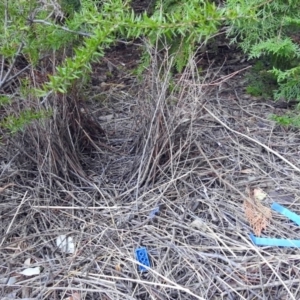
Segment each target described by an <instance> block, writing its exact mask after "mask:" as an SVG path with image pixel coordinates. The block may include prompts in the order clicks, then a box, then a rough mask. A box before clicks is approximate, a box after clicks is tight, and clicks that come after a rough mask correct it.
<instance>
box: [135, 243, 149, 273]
mask: <svg viewBox="0 0 300 300" xmlns="http://www.w3.org/2000/svg"><path fill="white" fill-rule="evenodd" d="M135 257H136V260H137V261H138V262H139V263H140V264H139V271H140V272H144V271H147V269H148V268H150V261H149V257H148V253H147V249H146V248H145V247H141V248H137V249H136V250H135Z"/></svg>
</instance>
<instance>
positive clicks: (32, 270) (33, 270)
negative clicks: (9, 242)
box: [20, 267, 41, 276]
mask: <svg viewBox="0 0 300 300" xmlns="http://www.w3.org/2000/svg"><path fill="white" fill-rule="evenodd" d="M40 273H41V268H40V267H35V268H27V269H25V270H23V271H22V272H20V274H22V275H24V276H33V275H39V274H40Z"/></svg>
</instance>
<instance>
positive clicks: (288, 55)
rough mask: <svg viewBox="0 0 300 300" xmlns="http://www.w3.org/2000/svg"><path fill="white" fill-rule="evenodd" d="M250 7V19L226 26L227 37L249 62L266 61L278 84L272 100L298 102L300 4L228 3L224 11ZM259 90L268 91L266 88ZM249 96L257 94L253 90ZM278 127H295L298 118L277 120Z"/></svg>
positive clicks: (277, 0) (278, 0)
mask: <svg viewBox="0 0 300 300" xmlns="http://www.w3.org/2000/svg"><path fill="white" fill-rule="evenodd" d="M241 2H243V3H244V4H245V5H247V6H248V7H252V16H251V17H249V18H245V19H233V20H230V21H229V22H228V24H229V27H228V35H229V36H231V38H232V41H233V42H237V41H238V42H239V45H240V46H241V48H242V49H243V50H244V51H245V52H246V53H248V54H249V58H259V59H263V60H264V61H267V62H268V64H269V67H268V68H267V71H268V72H269V73H270V74H272V75H273V76H274V77H275V79H276V81H277V88H274V90H273V97H274V99H275V100H279V99H284V100H286V101H290V100H297V101H300V84H299V71H300V47H299V42H298V41H299V38H300V36H299V31H300V2H299V1H292V0H289V1H284V0H274V1H259V0H249V1H237V0H228V1H227V7H228V8H229V9H233V8H234V6H239V7H240V9H241V11H243V10H244V9H246V8H245V7H244V6H243V5H241ZM263 85H264V87H262V86H261V84H260V87H259V90H266V89H268V86H267V84H265V83H264V84H263ZM248 92H251V93H259V91H258V90H257V89H255V88H253V86H250V87H249V88H248ZM275 119H276V121H278V122H279V123H280V124H283V123H288V124H290V125H294V126H298V125H297V124H298V118H297V117H295V115H293V116H286V117H276V118H275Z"/></svg>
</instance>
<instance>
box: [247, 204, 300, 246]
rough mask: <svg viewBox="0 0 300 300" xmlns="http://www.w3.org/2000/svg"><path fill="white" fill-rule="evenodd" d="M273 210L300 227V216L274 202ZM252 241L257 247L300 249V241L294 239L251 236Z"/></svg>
mask: <svg viewBox="0 0 300 300" xmlns="http://www.w3.org/2000/svg"><path fill="white" fill-rule="evenodd" d="M271 208H272V209H273V210H275V211H277V212H279V213H281V214H282V215H284V216H286V217H287V218H289V219H290V220H292V221H294V222H295V223H296V224H297V225H299V226H300V216H299V215H297V214H295V213H293V212H292V211H290V210H289V209H287V208H286V207H284V206H282V205H280V204H278V203H276V202H274V203H273V204H272V206H271ZM250 239H251V241H252V242H253V244H255V245H257V246H277V247H297V248H300V240H292V239H275V238H260V237H256V236H255V235H253V234H250Z"/></svg>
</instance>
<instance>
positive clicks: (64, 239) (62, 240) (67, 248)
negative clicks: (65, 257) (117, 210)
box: [56, 234, 75, 253]
mask: <svg viewBox="0 0 300 300" xmlns="http://www.w3.org/2000/svg"><path fill="white" fill-rule="evenodd" d="M56 245H57V247H59V248H60V250H61V251H62V252H65V253H74V252H75V244H74V242H73V238H72V237H71V236H66V235H63V234H62V235H59V236H58V237H57V239H56Z"/></svg>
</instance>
